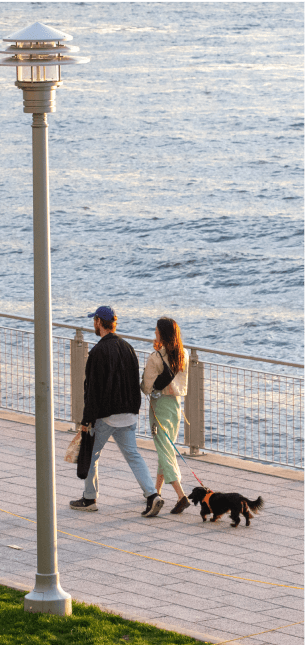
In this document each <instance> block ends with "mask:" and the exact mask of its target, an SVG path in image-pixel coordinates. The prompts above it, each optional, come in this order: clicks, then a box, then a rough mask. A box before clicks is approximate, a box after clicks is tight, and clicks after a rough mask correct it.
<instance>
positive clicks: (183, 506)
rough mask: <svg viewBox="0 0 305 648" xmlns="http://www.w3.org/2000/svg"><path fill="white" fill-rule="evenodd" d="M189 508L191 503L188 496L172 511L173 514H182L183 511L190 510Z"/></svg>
mask: <svg viewBox="0 0 305 648" xmlns="http://www.w3.org/2000/svg"><path fill="white" fill-rule="evenodd" d="M189 506H191V502H189V500H188V499H187V497H186V495H184V497H182V499H181V500H179V501H178V502H177V504H176V506H174V508H173V509H172V510H171V513H182V511H184V509H186V508H188V507H189Z"/></svg>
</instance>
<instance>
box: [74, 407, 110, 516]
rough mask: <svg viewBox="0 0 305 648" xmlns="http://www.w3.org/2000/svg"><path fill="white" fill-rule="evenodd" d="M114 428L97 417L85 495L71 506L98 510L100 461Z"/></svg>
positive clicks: (78, 508) (79, 508)
mask: <svg viewBox="0 0 305 648" xmlns="http://www.w3.org/2000/svg"><path fill="white" fill-rule="evenodd" d="M113 430H114V428H112V427H110V425H107V423H104V421H102V419H97V421H96V423H95V426H94V428H93V432H94V433H95V439H94V446H93V449H92V457H91V463H90V468H89V471H88V475H87V478H86V479H85V489H84V493H83V497H82V498H81V499H80V500H76V501H75V502H73V501H72V502H70V507H71V508H73V509H77V510H87V511H97V510H98V509H97V506H96V504H95V501H96V499H97V498H98V496H99V495H98V461H99V458H100V454H101V452H102V449H103V447H104V445H105V443H106V442H107V441H108V439H109V437H110V436H111V435H112V433H113Z"/></svg>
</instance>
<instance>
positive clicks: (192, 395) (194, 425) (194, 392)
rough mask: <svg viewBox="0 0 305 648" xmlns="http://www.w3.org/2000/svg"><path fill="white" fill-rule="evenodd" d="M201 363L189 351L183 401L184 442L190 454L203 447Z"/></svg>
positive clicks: (196, 355) (194, 453) (195, 353)
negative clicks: (186, 387)
mask: <svg viewBox="0 0 305 648" xmlns="http://www.w3.org/2000/svg"><path fill="white" fill-rule="evenodd" d="M202 368H203V363H202V362H199V360H198V354H197V351H196V349H192V350H191V356H190V363H189V382H188V393H187V396H186V397H185V400H184V411H185V416H186V418H187V421H188V422H189V424H188V423H187V421H184V442H185V445H188V446H189V447H190V454H193V455H196V454H199V451H200V448H203V446H204V434H203V429H204V426H203V407H202V402H203V376H202Z"/></svg>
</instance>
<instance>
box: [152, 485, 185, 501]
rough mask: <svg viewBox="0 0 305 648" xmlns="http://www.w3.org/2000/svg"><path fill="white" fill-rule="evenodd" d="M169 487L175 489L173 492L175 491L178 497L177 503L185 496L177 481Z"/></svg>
mask: <svg viewBox="0 0 305 648" xmlns="http://www.w3.org/2000/svg"><path fill="white" fill-rule="evenodd" d="M171 485H172V487H173V488H174V489H175V491H176V493H177V495H178V501H180V500H181V499H182V497H184V496H185V493H184V491H183V488H182V486H181V484H180V482H178V480H177V481H174V482H171ZM156 488H157V486H156Z"/></svg>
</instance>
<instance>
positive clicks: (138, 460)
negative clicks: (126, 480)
mask: <svg viewBox="0 0 305 648" xmlns="http://www.w3.org/2000/svg"><path fill="white" fill-rule="evenodd" d="M135 430H136V425H129V426H128V427H121V428H113V432H112V436H113V438H114V440H115V441H116V443H117V445H118V446H119V448H120V450H121V453H122V455H123V457H124V458H125V459H126V461H127V463H128V465H129V467H130V468H131V470H132V472H133V474H134V476H135V478H136V480H137V482H138V483H139V485H140V486H141V488H142V490H143V493H144V496H145V497H147V508H146V511H143V513H142V515H143V516H145V517H153V516H155V515H158V513H159V511H160V510H161V508H162V506H163V504H164V501H163V500H162V499H161V497H160V496H159V495H158V492H157V489H156V488H155V487H154V483H153V480H152V478H151V474H150V472H149V470H148V467H147V465H146V463H145V461H144V459H143V457H142V456H141V455H140V453H139V451H138V448H137V443H136V435H135Z"/></svg>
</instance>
